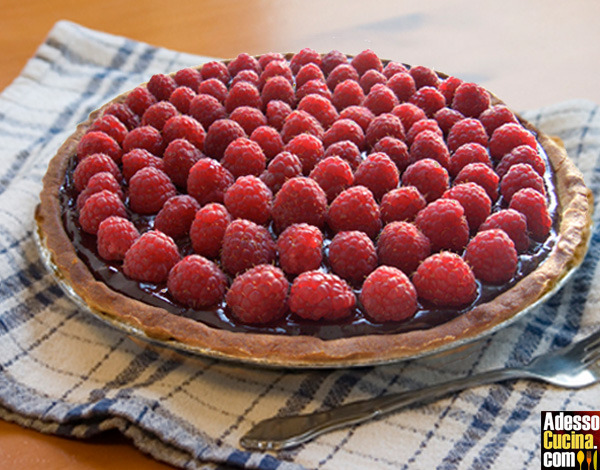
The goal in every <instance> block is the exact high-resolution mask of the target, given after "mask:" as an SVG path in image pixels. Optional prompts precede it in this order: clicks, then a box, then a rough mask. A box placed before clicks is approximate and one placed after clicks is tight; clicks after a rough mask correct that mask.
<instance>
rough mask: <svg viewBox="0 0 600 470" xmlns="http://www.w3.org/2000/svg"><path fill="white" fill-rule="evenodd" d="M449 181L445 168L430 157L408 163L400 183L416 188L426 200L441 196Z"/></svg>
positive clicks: (429, 200)
mask: <svg viewBox="0 0 600 470" xmlns="http://www.w3.org/2000/svg"><path fill="white" fill-rule="evenodd" d="M449 181H450V178H449V176H448V172H447V171H446V169H445V168H444V167H443V166H442V165H440V164H439V163H438V162H437V161H435V160H432V159H431V158H425V159H423V160H419V161H418V162H415V163H413V164H412V165H409V166H408V168H407V169H406V170H405V171H404V174H403V175H402V185H403V186H414V187H415V188H417V189H418V190H419V192H420V193H421V194H422V195H423V197H424V198H425V200H426V201H427V202H431V201H435V200H436V199H438V198H440V197H442V194H444V191H446V190H447V189H448V185H449Z"/></svg>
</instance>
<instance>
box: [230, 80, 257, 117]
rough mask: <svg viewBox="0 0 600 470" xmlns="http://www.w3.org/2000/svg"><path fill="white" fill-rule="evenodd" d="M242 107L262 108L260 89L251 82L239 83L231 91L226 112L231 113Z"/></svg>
mask: <svg viewBox="0 0 600 470" xmlns="http://www.w3.org/2000/svg"><path fill="white" fill-rule="evenodd" d="M240 106H250V107H252V108H260V107H261V106H262V101H261V98H260V93H259V91H258V89H257V88H256V87H255V86H254V85H252V83H249V82H238V83H236V84H235V85H233V86H232V87H231V88H230V89H229V94H228V95H227V98H226V99H225V110H226V111H227V112H228V113H231V112H232V111H233V110H234V109H235V108H239V107H240Z"/></svg>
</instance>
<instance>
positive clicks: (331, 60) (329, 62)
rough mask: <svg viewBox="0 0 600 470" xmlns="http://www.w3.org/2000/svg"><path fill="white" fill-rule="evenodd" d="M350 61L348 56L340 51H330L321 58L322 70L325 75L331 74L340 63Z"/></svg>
mask: <svg viewBox="0 0 600 470" xmlns="http://www.w3.org/2000/svg"><path fill="white" fill-rule="evenodd" d="M346 63H348V58H347V57H346V55H345V54H343V53H342V52H340V51H337V50H333V51H329V52H328V53H327V54H325V56H324V57H323V58H322V59H321V70H323V73H324V74H325V75H329V74H330V73H331V72H332V71H333V69H335V68H336V67H337V66H338V65H342V64H346Z"/></svg>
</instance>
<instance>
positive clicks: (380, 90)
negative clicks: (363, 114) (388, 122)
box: [363, 83, 398, 116]
mask: <svg viewBox="0 0 600 470" xmlns="http://www.w3.org/2000/svg"><path fill="white" fill-rule="evenodd" d="M396 105H398V98H396V95H395V94H394V92H393V91H392V90H390V89H389V88H388V87H387V86H385V85H383V84H380V83H378V84H376V85H374V86H373V88H371V90H370V91H369V94H368V95H367V96H365V100H364V101H363V106H364V107H366V108H368V109H370V110H371V112H372V113H373V114H374V115H375V116H379V115H380V114H383V113H389V112H390V111H392V109H394V107H395V106H396Z"/></svg>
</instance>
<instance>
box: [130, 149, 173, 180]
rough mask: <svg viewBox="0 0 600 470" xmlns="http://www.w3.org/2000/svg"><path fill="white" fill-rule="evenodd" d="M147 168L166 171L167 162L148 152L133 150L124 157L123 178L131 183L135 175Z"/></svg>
mask: <svg viewBox="0 0 600 470" xmlns="http://www.w3.org/2000/svg"><path fill="white" fill-rule="evenodd" d="M147 166H151V167H154V168H156V169H158V170H161V171H164V170H165V162H164V160H163V159H162V158H159V157H157V156H155V155H152V154H151V153H150V152H148V150H144V149H133V150H131V151H130V152H127V153H126V154H125V155H123V178H124V179H125V181H127V182H129V180H130V179H131V177H132V176H133V175H135V174H136V173H137V172H138V171H139V170H141V169H142V168H146V167H147Z"/></svg>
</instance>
